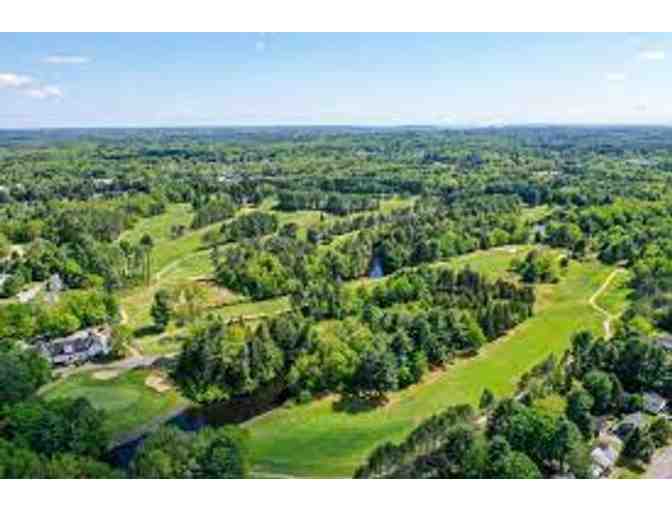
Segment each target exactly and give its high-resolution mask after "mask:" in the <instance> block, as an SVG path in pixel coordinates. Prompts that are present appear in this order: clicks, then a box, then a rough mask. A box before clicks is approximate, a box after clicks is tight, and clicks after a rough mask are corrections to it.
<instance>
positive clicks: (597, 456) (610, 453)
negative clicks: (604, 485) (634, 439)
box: [590, 445, 618, 478]
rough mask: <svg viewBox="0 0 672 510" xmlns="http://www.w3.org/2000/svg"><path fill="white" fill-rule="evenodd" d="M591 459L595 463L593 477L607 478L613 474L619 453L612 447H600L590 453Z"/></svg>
mask: <svg viewBox="0 0 672 510" xmlns="http://www.w3.org/2000/svg"><path fill="white" fill-rule="evenodd" d="M590 459H591V460H592V462H593V464H592V472H593V477H594V478H600V477H603V476H607V475H608V474H609V473H610V472H611V469H612V468H613V467H614V464H616V460H617V459H618V452H617V451H616V449H615V448H614V447H613V446H610V445H606V446H598V447H597V448H595V449H594V450H593V451H592V452H590Z"/></svg>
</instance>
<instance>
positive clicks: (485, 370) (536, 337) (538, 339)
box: [247, 250, 612, 477]
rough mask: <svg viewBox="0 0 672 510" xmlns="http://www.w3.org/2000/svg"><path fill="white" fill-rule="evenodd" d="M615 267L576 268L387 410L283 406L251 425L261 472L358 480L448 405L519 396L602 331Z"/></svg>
mask: <svg viewBox="0 0 672 510" xmlns="http://www.w3.org/2000/svg"><path fill="white" fill-rule="evenodd" d="M501 254H504V255H501ZM506 254H507V252H506V251H501V250H500V251H494V252H493V251H489V252H481V253H480V254H478V255H472V256H469V258H468V259H465V260H460V261H459V262H457V264H466V263H469V264H471V266H472V267H474V268H477V267H479V266H482V267H489V268H490V269H491V270H492V271H494V273H495V274H496V273H497V272H498V271H501V270H502V269H501V268H504V267H508V263H507V262H506V260H505V259H506ZM508 256H509V257H513V256H514V254H513V253H508ZM467 261H468V262H467ZM494 261H497V262H496V263H495V262H494ZM611 270H612V268H610V267H607V266H604V265H602V264H601V263H599V262H597V261H587V262H583V263H576V262H574V263H572V264H571V265H570V268H569V270H568V273H567V275H566V276H565V277H564V278H563V279H562V280H561V282H560V283H558V284H555V285H540V286H538V288H537V296H538V298H537V306H536V314H535V316H534V317H533V318H531V319H529V320H528V321H526V322H525V323H523V324H521V325H520V326H519V327H518V328H516V329H515V330H513V331H512V332H511V333H510V334H509V335H507V336H506V337H505V338H502V339H500V340H498V341H496V342H494V343H491V344H489V345H487V346H486V347H485V348H484V349H483V350H482V351H481V353H480V354H479V355H478V356H476V357H474V358H470V359H461V360H458V361H456V362H455V363H454V364H453V365H452V366H450V367H448V368H447V369H446V370H445V371H438V372H435V373H433V374H431V375H430V376H428V377H427V379H426V380H425V382H423V383H422V384H420V385H416V386H414V387H412V388H409V389H407V390H404V391H402V392H398V393H396V394H394V395H392V397H391V400H390V402H389V403H388V404H387V405H386V406H384V407H381V408H377V409H374V410H370V411H366V412H360V413H357V414H350V413H348V412H344V411H337V410H336V409H337V408H338V406H336V407H335V406H334V404H335V402H336V401H337V398H338V397H328V398H324V399H322V400H319V401H316V402H312V403H309V404H304V405H293V406H287V407H283V408H281V409H277V410H275V411H273V412H271V413H269V414H267V415H264V416H262V417H260V418H258V419H256V420H253V421H252V422H250V423H249V424H248V425H247V427H248V428H249V430H250V432H251V434H252V443H251V451H252V456H253V463H254V470H255V471H256V472H260V473H266V474H272V473H277V474H278V475H292V476H307V477H327V476H332V477H333V476H340V477H343V476H345V477H347V476H351V475H352V473H353V472H354V470H355V469H356V467H357V466H358V465H359V464H361V463H362V461H364V460H365V458H366V456H367V455H368V454H369V453H370V452H371V450H372V449H373V448H375V446H376V445H378V444H380V443H381V442H383V441H385V440H391V441H400V440H401V439H403V438H404V437H405V436H406V435H407V434H408V433H409V432H410V431H411V430H412V429H413V428H414V427H415V426H417V425H418V424H419V423H420V422H421V421H422V420H424V419H425V418H427V417H428V416H430V415H432V414H434V413H436V412H438V411H441V410H442V409H444V408H446V407H447V406H449V405H453V404H461V403H471V404H477V402H478V399H479V397H480V395H481V393H482V391H483V389H485V388H490V389H491V390H492V391H494V393H495V394H496V395H497V396H503V395H510V394H512V393H513V392H514V391H515V384H516V381H517V379H518V377H519V376H520V375H521V374H522V373H524V372H526V371H527V370H529V369H530V368H531V367H532V366H534V365H535V364H537V363H539V362H540V361H542V360H543V359H544V358H546V357H547V356H548V355H549V354H551V353H556V354H561V353H562V352H563V351H564V350H566V349H567V347H568V346H569V342H570V338H571V335H572V334H573V333H574V332H576V331H577V330H579V329H583V328H587V329H590V330H593V331H594V332H595V333H600V332H601V326H602V317H601V316H600V315H599V314H598V313H597V312H596V311H595V310H594V309H593V308H591V307H590V305H589V304H588V300H589V298H590V296H591V295H592V294H593V293H594V292H595V291H596V290H597V289H598V288H599V287H600V284H601V283H602V282H603V281H604V280H605V278H606V277H607V276H608V274H609V273H610V272H611Z"/></svg>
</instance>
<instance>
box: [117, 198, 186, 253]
mask: <svg viewBox="0 0 672 510" xmlns="http://www.w3.org/2000/svg"><path fill="white" fill-rule="evenodd" d="M193 217H194V213H193V210H192V208H191V205H189V204H170V205H169V206H168V207H167V208H166V212H165V213H163V214H159V215H158V216H152V217H151V218H142V219H141V220H140V221H138V222H137V223H136V224H135V225H134V226H133V228H132V229H130V230H127V231H126V232H124V233H123V234H122V235H121V237H120V239H124V240H126V241H128V242H130V243H132V244H136V243H137V242H138V241H140V238H141V237H142V236H143V235H144V234H149V235H151V236H152V239H154V242H162V241H166V240H169V239H170V227H171V226H172V225H185V226H186V227H189V225H191V220H192V219H193Z"/></svg>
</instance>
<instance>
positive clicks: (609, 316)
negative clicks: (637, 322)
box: [588, 268, 625, 338]
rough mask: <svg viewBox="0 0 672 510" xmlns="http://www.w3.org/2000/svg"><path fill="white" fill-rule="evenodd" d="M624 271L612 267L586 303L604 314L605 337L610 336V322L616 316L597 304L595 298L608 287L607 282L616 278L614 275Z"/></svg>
mask: <svg viewBox="0 0 672 510" xmlns="http://www.w3.org/2000/svg"><path fill="white" fill-rule="evenodd" d="M623 272H625V269H623V268H618V269H614V270H613V271H612V272H611V274H609V276H607V278H606V280H604V282H603V283H602V285H601V286H600V288H599V289H597V291H595V294H593V295H592V296H591V297H590V299H589V300H588V304H590V306H592V307H593V309H595V310H597V312H599V313H600V314H602V315H604V317H605V319H604V323H603V326H604V336H605V338H611V335H612V331H611V322H612V321H613V320H614V319H616V318H617V316H616V315H612V314H610V313H609V312H608V311H607V310H605V309H604V308H602V307H601V306H600V305H598V304H597V298H599V297H600V296H601V295H602V294H603V293H604V292H605V291H606V290H607V288H608V287H609V284H610V283H611V282H612V280H613V279H614V278H616V275H618V274H619V273H623Z"/></svg>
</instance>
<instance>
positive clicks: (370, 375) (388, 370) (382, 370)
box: [349, 350, 399, 399]
mask: <svg viewBox="0 0 672 510" xmlns="http://www.w3.org/2000/svg"><path fill="white" fill-rule="evenodd" d="M398 387H399V379H398V367H397V361H396V359H395V358H394V355H393V354H392V353H391V352H389V351H383V350H370V351H368V352H366V353H365V354H364V356H363V357H362V359H361V361H360V363H359V366H358V367H357V369H356V371H355V374H354V375H353V377H352V381H351V382H350V384H349V391H350V392H352V393H354V394H356V395H360V396H369V395H373V396H374V397H376V398H378V399H383V398H384V397H385V394H386V393H387V392H388V391H394V390H396V389H397V388H398Z"/></svg>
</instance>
